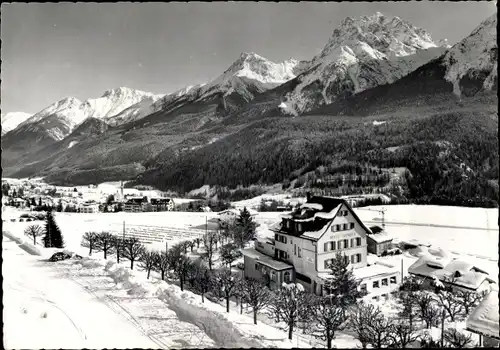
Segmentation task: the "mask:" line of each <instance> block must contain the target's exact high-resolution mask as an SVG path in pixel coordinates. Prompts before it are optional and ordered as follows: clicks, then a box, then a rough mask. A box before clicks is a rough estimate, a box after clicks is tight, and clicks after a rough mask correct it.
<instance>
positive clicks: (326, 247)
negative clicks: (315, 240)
mask: <svg viewBox="0 0 500 350" xmlns="http://www.w3.org/2000/svg"><path fill="white" fill-rule="evenodd" d="M328 243H329V242H326V243H325V244H324V247H323V248H324V249H325V252H327V251H328Z"/></svg>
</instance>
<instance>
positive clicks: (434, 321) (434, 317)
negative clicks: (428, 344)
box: [422, 302, 442, 329]
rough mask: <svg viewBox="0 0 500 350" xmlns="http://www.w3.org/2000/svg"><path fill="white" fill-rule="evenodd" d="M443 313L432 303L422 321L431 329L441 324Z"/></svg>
mask: <svg viewBox="0 0 500 350" xmlns="http://www.w3.org/2000/svg"><path fill="white" fill-rule="evenodd" d="M441 315H442V312H441V310H440V309H439V307H438V306H437V305H436V303H435V302H433V303H431V304H430V305H429V306H428V308H427V310H426V311H425V312H424V314H423V315H422V316H423V317H422V319H423V320H424V321H425V326H426V327H427V328H428V329H429V328H431V327H433V326H437V325H438V324H439V320H440V318H441Z"/></svg>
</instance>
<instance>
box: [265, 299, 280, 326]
mask: <svg viewBox="0 0 500 350" xmlns="http://www.w3.org/2000/svg"><path fill="white" fill-rule="evenodd" d="M278 301H279V296H278V294H277V292H275V291H271V301H270V302H269V305H268V306H267V308H266V310H267V315H268V317H269V318H274V320H275V321H276V323H279V322H280V320H281V317H280V305H279V304H278Z"/></svg>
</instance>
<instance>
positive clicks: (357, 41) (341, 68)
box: [284, 12, 449, 113]
mask: <svg viewBox="0 0 500 350" xmlns="http://www.w3.org/2000/svg"><path fill="white" fill-rule="evenodd" d="M448 48H449V46H448V45H447V43H446V40H440V41H434V40H433V39H432V38H431V36H430V34H429V33H427V32H426V31H425V30H424V29H421V28H417V27H415V26H413V25H412V24H411V23H409V22H407V21H404V20H401V19H400V18H398V17H386V16H384V15H383V14H381V13H380V12H377V13H376V14H374V15H371V16H363V17H361V18H357V19H353V18H350V17H348V18H346V19H344V20H343V21H342V23H341V25H340V26H339V27H338V28H337V29H335V30H334V31H333V34H332V36H331V37H330V40H329V41H328V43H327V45H326V46H325V47H324V49H323V50H322V51H321V52H320V53H319V54H318V55H316V56H315V57H314V58H313V59H312V60H311V62H310V67H311V68H310V69H309V70H307V71H306V72H305V73H304V74H303V75H302V76H300V77H299V78H298V80H299V82H298V84H297V86H296V87H295V88H294V90H293V91H292V92H290V93H289V94H287V96H286V98H285V101H284V102H285V103H284V104H285V105H286V106H287V107H288V108H290V109H292V110H294V111H296V112H298V113H300V112H303V111H307V110H309V109H311V108H315V107H318V106H321V105H324V104H328V103H331V102H332V101H334V100H335V99H338V98H343V97H347V96H350V95H352V94H355V93H358V92H361V91H364V90H366V89H370V88H373V87H375V86H378V85H382V84H387V83H391V82H394V81H396V80H397V79H400V78H401V77H403V76H405V75H407V74H408V73H410V72H412V71H414V70H415V69H417V68H418V67H420V66H422V65H424V64H426V63H427V62H429V61H430V60H432V59H434V58H437V57H439V56H440V55H442V54H443V53H444V52H445V51H446V49H448Z"/></svg>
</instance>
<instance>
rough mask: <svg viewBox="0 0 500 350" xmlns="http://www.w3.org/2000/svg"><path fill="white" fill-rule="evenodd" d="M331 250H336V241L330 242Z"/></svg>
mask: <svg viewBox="0 0 500 350" xmlns="http://www.w3.org/2000/svg"><path fill="white" fill-rule="evenodd" d="M330 250H335V241H331V242H330Z"/></svg>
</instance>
